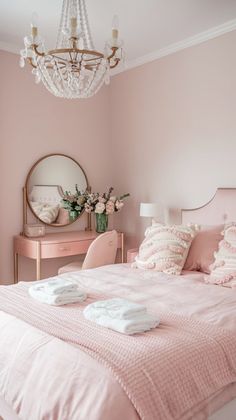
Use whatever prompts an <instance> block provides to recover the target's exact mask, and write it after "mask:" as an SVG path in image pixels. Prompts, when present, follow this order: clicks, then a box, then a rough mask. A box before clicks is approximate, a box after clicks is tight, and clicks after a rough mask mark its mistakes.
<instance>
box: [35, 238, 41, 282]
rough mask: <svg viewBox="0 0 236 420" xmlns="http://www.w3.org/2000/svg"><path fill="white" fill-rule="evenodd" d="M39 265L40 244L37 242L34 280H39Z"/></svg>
mask: <svg viewBox="0 0 236 420" xmlns="http://www.w3.org/2000/svg"><path fill="white" fill-rule="evenodd" d="M40 263H41V244H40V241H37V258H36V280H40V277H41V273H40Z"/></svg>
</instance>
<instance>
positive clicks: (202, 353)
mask: <svg viewBox="0 0 236 420" xmlns="http://www.w3.org/2000/svg"><path fill="white" fill-rule="evenodd" d="M88 273H89V272H88ZM104 273H105V271H104ZM104 275H105V274H104ZM111 275H112V273H111ZM166 281H168V280H166ZM80 283H81V279H80ZM82 283H83V285H82V286H83V287H84V288H85V289H86V290H87V291H88V293H89V297H88V299H87V301H86V302H84V303H83V304H73V305H66V306H62V307H51V306H48V305H44V304H41V303H38V302H36V301H34V300H33V299H32V298H30V297H29V296H28V292H27V289H28V287H29V286H28V285H27V284H26V283H24V284H23V283H21V284H18V285H16V286H12V287H7V286H6V287H1V289H0V310H2V311H4V312H6V313H8V314H11V315H14V316H16V317H17V318H20V319H21V320H23V321H25V322H27V323H28V324H30V325H32V326H33V327H36V328H37V329H39V330H41V331H43V332H45V333H47V334H49V335H50V336H54V337H56V338H59V339H61V340H64V341H66V342H67V343H70V344H72V345H74V346H78V347H79V348H80V349H82V350H83V352H85V353H88V354H89V355H90V356H92V357H93V358H95V359H96V360H98V361H99V362H101V364H103V365H104V366H105V367H106V368H108V369H110V371H111V372H112V373H113V375H114V377H115V378H116V379H117V381H118V382H119V384H120V385H121V387H122V388H123V390H124V391H125V393H126V394H127V396H128V398H129V399H130V401H131V402H132V404H133V406H134V407H135V409H136V411H137V413H138V414H139V416H140V418H141V419H146V420H156V419H160V420H171V419H181V420H183V419H188V418H190V417H189V413H190V412H191V417H192V416H193V415H194V414H195V413H197V412H198V410H199V407H201V405H202V403H203V402H204V401H206V400H207V399H209V398H210V397H212V395H214V394H217V393H218V392H219V391H221V390H222V389H223V388H224V387H226V386H227V385H229V384H231V383H233V382H235V381H236V351H235V349H236V335H235V334H234V333H233V332H232V331H230V330H228V329H223V328H221V327H219V326H215V325H214V324H212V323H208V322H205V321H202V320H198V319H196V318H194V317H189V316H186V315H185V314H184V312H183V313H181V311H178V312H179V313H173V312H171V311H166V310H160V309H156V308H155V305H153V304H150V305H148V304H147V306H148V309H149V310H150V311H151V312H152V313H157V314H158V316H160V317H161V324H160V326H159V328H157V329H155V330H152V331H150V332H147V333H145V334H139V335H136V336H125V335H122V334H119V333H116V332H114V331H111V330H108V329H105V328H102V327H100V326H97V325H95V324H94V323H91V322H89V321H87V320H85V319H84V317H83V314H82V311H83V308H84V306H86V305H87V304H89V303H91V302H93V301H95V300H98V299H104V298H106V297H107V296H104V294H103V293H101V292H100V293H99V292H97V291H95V290H92V289H91V287H90V286H89V282H86V281H85V282H82ZM213 287H214V286H213ZM68 389H69V390H71V388H70V387H69V388H68ZM68 393H69V391H68ZM67 398H68V400H71V401H73V399H74V398H75V396H74V395H69V394H68V396H67ZM58 404H59V401H58ZM45 418H47V417H45ZM48 418H49V417H48ZM50 418H57V417H50ZM78 418H79V417H78ZM95 418H96V417H95ZM98 418H99V417H98Z"/></svg>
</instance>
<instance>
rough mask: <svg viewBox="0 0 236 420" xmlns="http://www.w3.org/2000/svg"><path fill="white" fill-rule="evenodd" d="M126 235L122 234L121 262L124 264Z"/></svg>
mask: <svg viewBox="0 0 236 420" xmlns="http://www.w3.org/2000/svg"><path fill="white" fill-rule="evenodd" d="M124 251H125V250H124V234H123V233H122V234H121V262H122V263H123V262H124Z"/></svg>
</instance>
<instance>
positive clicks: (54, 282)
mask: <svg viewBox="0 0 236 420" xmlns="http://www.w3.org/2000/svg"><path fill="white" fill-rule="evenodd" d="M41 283H42V285H43V286H44V290H45V293H48V294H49V295H59V294H61V293H68V292H72V291H76V290H77V288H78V285H77V283H75V282H73V281H71V280H69V279H65V278H61V277H58V276H56V277H51V278H49V279H48V280H46V281H43V282H41Z"/></svg>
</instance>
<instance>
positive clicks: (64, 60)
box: [20, 0, 123, 99]
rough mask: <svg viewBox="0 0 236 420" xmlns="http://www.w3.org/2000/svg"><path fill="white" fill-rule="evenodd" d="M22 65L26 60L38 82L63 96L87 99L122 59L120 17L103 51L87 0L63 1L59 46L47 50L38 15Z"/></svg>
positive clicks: (27, 41)
mask: <svg viewBox="0 0 236 420" xmlns="http://www.w3.org/2000/svg"><path fill="white" fill-rule="evenodd" d="M24 45H25V48H24V49H23V50H21V52H20V55H21V57H20V66H21V67H24V65H25V61H27V62H28V63H29V64H30V65H31V66H32V67H33V69H32V73H33V74H34V76H35V81H36V83H39V82H41V81H42V83H43V84H44V86H45V87H46V88H47V89H48V90H49V92H51V93H52V94H53V95H55V96H59V97H61V98H69V99H71V98H88V97H90V96H93V95H95V93H97V92H98V90H99V89H100V88H101V86H102V85H103V83H104V82H105V83H106V84H108V83H109V81H110V69H112V68H114V67H116V66H117V65H118V64H119V62H120V61H121V59H122V55H123V52H122V44H121V42H120V41H119V39H118V18H117V16H114V18H113V22H112V37H111V40H110V41H108V42H107V43H106V45H105V49H104V52H99V51H96V50H95V48H94V44H93V40H92V36H91V32H90V27H89V21H88V15H87V10H86V4H85V0H63V5H62V13H61V20H60V26H59V30H58V35H57V42H56V48H55V49H54V50H50V51H47V52H46V51H45V47H44V42H43V40H42V38H41V37H40V36H39V34H38V25H37V15H36V14H35V13H34V14H33V16H32V23H31V35H30V36H26V37H25V38H24Z"/></svg>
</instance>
